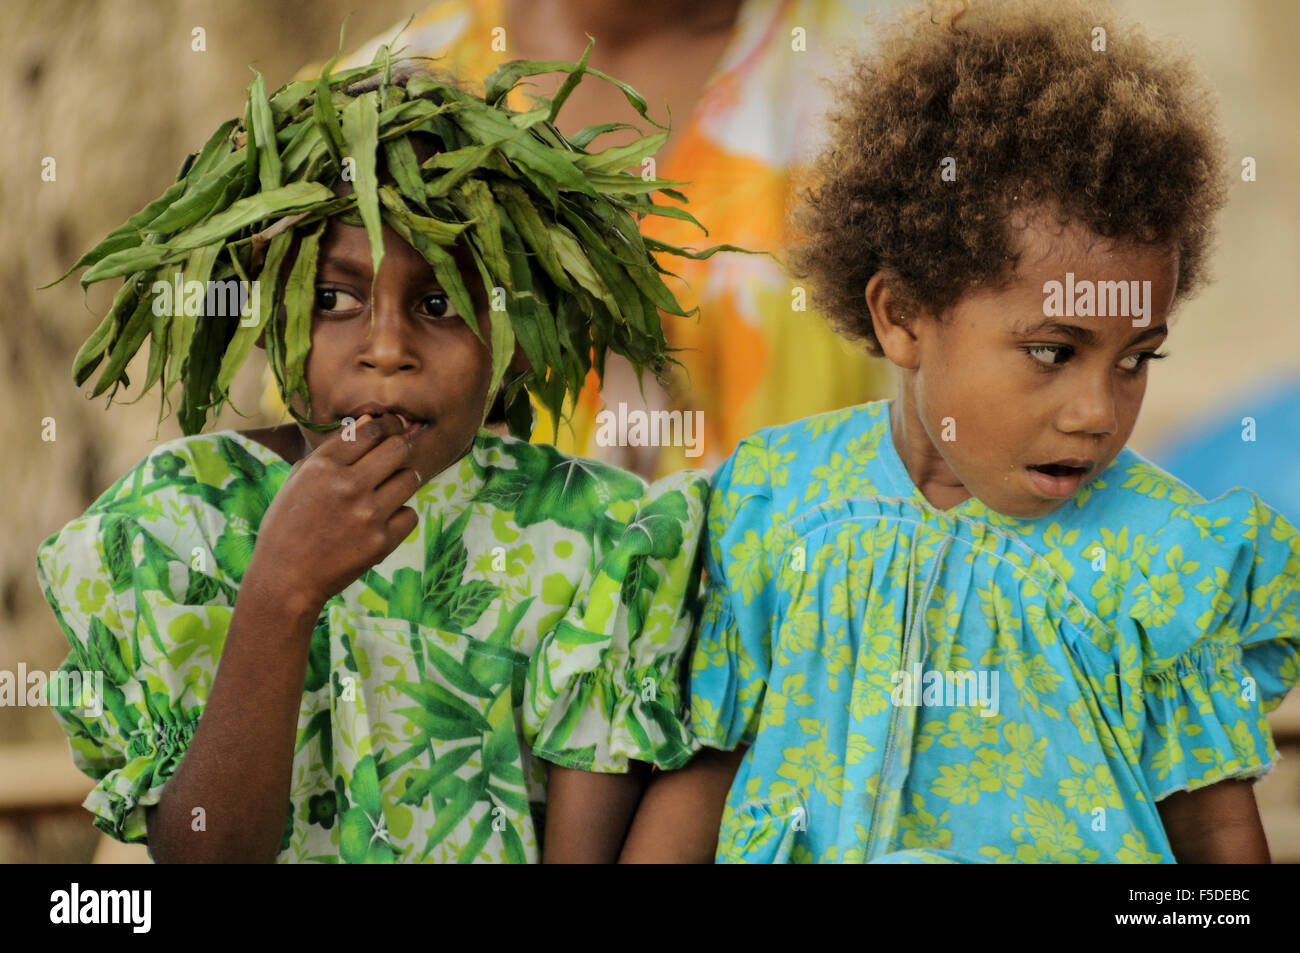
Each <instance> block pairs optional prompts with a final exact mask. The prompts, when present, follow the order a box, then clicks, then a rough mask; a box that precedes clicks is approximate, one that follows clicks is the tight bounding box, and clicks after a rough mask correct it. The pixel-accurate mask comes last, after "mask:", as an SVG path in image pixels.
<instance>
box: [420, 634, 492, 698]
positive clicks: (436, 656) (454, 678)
mask: <svg viewBox="0 0 1300 953" xmlns="http://www.w3.org/2000/svg"><path fill="white" fill-rule="evenodd" d="M425 650H426V652H427V653H428V656H429V661H430V662H432V663H433V666H434V668H436V669H437V670H438V674H440V675H441V676H442V677H443V678H444V679H446V680H447V682H448V684H450V685H453V686H455V687H456V688H459V689H460V690H461V691H462V692H464V693H465V694H467V695H477V696H479V697H480V698H491V697H492V696H493V694H494V693H493V690H492V689H491V688H488V687H487V686H485V685H483V684H481V683H480V682H479V680H478V679H476V678H475V677H474V676H473V675H471V674H470V671H469V669H468V668H467V667H466V666H465V665H463V664H462V663H461V662H458V661H457V660H456V659H454V658H453V657H452V656H450V655H448V654H447V653H446V652H444V651H443V650H442V649H440V648H438V646H436V645H433V644H432V643H426V648H425Z"/></svg>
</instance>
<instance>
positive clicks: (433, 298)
mask: <svg viewBox="0 0 1300 953" xmlns="http://www.w3.org/2000/svg"><path fill="white" fill-rule="evenodd" d="M420 304H421V305H423V306H424V310H425V313H427V314H428V315H430V316H431V317H435V318H451V317H456V309H455V308H453V307H452V306H451V299H450V298H448V297H447V296H446V295H445V294H443V293H442V292H441V291H437V292H434V293H433V294H429V295H425V296H424V299H423V300H422V301H421V302H420Z"/></svg>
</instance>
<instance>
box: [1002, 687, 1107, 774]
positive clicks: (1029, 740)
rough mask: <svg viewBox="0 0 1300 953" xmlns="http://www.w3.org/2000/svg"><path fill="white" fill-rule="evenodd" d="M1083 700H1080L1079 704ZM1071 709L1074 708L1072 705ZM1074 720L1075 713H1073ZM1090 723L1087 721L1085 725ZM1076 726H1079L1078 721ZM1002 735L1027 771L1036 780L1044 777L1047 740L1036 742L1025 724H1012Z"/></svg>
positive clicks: (1032, 733) (1004, 728)
mask: <svg viewBox="0 0 1300 953" xmlns="http://www.w3.org/2000/svg"><path fill="white" fill-rule="evenodd" d="M1082 702H1083V700H1082V699H1079V701H1078V704H1082ZM1070 708H1071V709H1073V708H1074V705H1073V704H1072V705H1071V706H1070ZM1071 720H1073V712H1071ZM1087 723H1088V722H1087V721H1086V720H1085V722H1084V724H1087ZM1075 724H1078V722H1077V721H1076V722H1075ZM1002 735H1003V737H1004V738H1006V739H1007V744H1008V745H1010V747H1011V750H1012V751H1014V752H1015V753H1016V755H1017V756H1018V757H1019V758H1020V763H1021V764H1022V765H1024V768H1025V770H1026V771H1028V772H1029V773H1030V774H1032V775H1033V776H1034V777H1036V778H1040V777H1042V776H1043V756H1044V755H1046V754H1047V739H1046V738H1039V739H1038V740H1036V741H1035V740H1034V731H1033V729H1032V728H1030V727H1029V725H1028V724H1026V723H1024V722H1014V721H1013V722H1011V723H1009V724H1007V725H1005V726H1004V727H1003V729H1002Z"/></svg>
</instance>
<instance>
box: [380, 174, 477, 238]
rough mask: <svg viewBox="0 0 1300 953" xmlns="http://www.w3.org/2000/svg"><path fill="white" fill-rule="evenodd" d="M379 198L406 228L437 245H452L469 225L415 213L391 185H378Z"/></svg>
mask: <svg viewBox="0 0 1300 953" xmlns="http://www.w3.org/2000/svg"><path fill="white" fill-rule="evenodd" d="M379 199H380V201H381V202H382V203H383V206H384V208H385V209H387V210H388V211H389V212H391V213H392V214H393V215H394V216H396V217H397V219H398V221H400V222H402V224H404V225H406V227H407V228H408V229H410V230H411V231H413V232H418V233H419V234H420V235H423V236H424V237H425V238H427V239H429V240H430V241H432V242H434V243H435V244H438V245H454V244H455V243H456V241H457V239H459V238H460V235H461V233H462V232H463V231H465V229H466V228H468V227H469V224H468V223H466V222H444V221H440V220H439V219H436V218H431V217H429V216H427V215H416V214H415V213H414V212H412V211H411V210H410V209H409V208H407V207H406V203H405V202H404V201H403V200H402V196H401V194H400V193H399V192H398V191H397V190H396V189H394V188H393V187H392V186H391V185H384V186H380V188H379Z"/></svg>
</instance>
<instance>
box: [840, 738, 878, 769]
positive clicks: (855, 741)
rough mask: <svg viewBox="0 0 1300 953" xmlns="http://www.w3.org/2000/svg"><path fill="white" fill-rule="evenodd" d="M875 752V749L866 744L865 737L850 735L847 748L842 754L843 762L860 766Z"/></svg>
mask: <svg viewBox="0 0 1300 953" xmlns="http://www.w3.org/2000/svg"><path fill="white" fill-rule="evenodd" d="M875 750H876V749H875V747H873V746H872V745H870V744H868V743H867V739H866V737H865V736H863V735H858V734H850V735H849V743H848V748H847V749H846V750H845V753H844V761H845V762H846V763H847V764H860V763H862V762H863V761H866V760H867V755H868V754H870V753H871V752H872V751H875Z"/></svg>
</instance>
